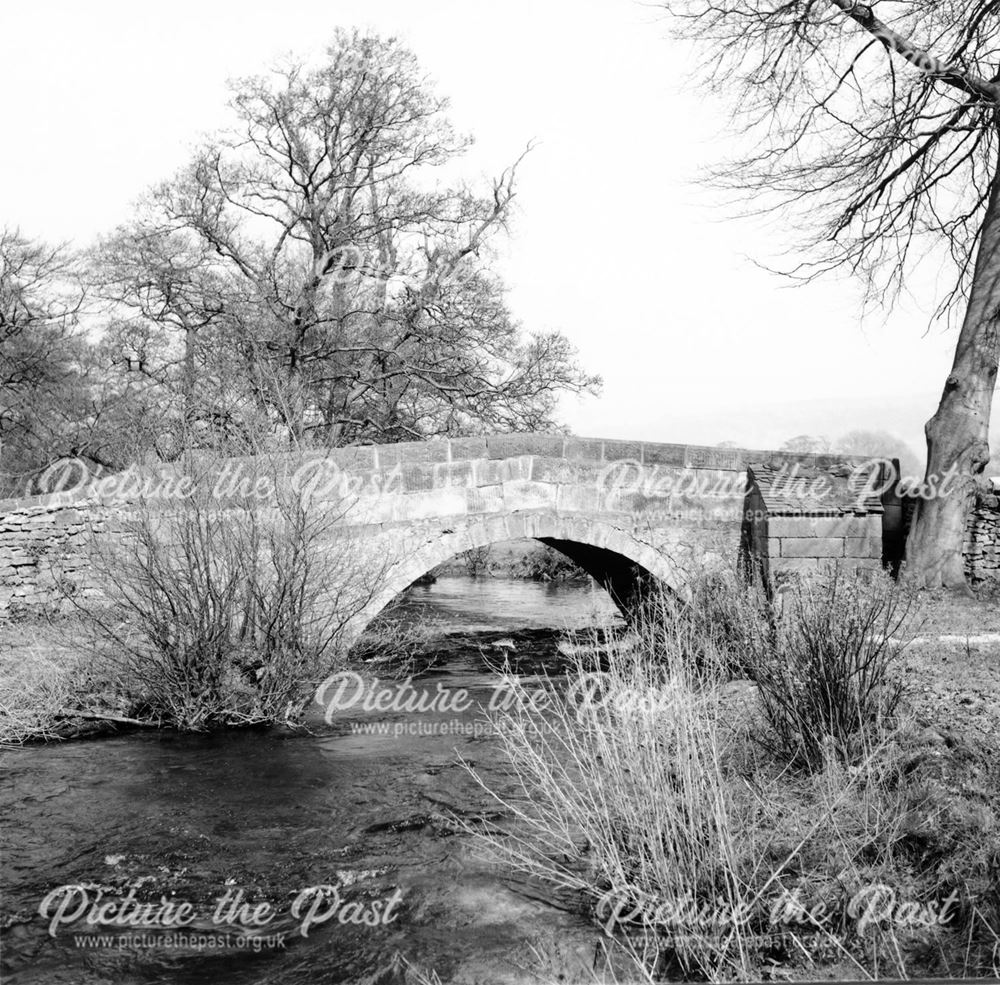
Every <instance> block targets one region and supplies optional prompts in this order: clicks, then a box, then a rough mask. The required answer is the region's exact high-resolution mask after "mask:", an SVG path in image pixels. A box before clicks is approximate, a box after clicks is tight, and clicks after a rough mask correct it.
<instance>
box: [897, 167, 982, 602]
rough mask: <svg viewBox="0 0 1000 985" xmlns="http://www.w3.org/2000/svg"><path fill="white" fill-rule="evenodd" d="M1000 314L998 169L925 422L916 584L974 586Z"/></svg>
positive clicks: (913, 570) (910, 560)
mask: <svg viewBox="0 0 1000 985" xmlns="http://www.w3.org/2000/svg"><path fill="white" fill-rule="evenodd" d="M998 320H1000V175H998V173H997V172H994V176H993V182H992V185H991V188H990V197H989V201H988V203H987V206H986V214H985V216H984V218H983V228H982V233H981V237H980V242H979V251H978V254H977V256H976V266H975V270H974V272H973V278H972V289H971V291H970V294H969V306H968V309H967V310H966V312H965V319H964V320H963V322H962V331H961V333H960V334H959V337H958V345H957V347H956V349H955V360H954V362H953V364H952V367H951V373H949V375H948V379H947V380H946V381H945V384H944V392H943V393H942V395H941V403H940V404H939V405H938V409H937V413H935V415H934V416H933V417H932V418H931V419H930V420H929V421H928V422H927V424H926V425H925V426H924V432H925V434H926V435H927V472H926V476H925V480H924V489H923V495H922V496H920V497H919V498H918V499H917V503H916V511H915V513H914V515H913V522H912V524H911V526H910V533H909V537H908V538H907V541H906V565H905V567H904V569H903V577H904V579H905V581H907V582H908V583H909V584H912V585H914V586H915V587H917V588H939V587H945V588H955V589H963V590H968V586H967V585H966V581H965V565H964V560H963V555H962V546H963V542H964V540H965V529H966V523H967V520H968V516H969V510H970V507H971V505H972V500H973V498H974V496H975V493H976V486H977V482H978V480H979V477H980V476H981V475H982V472H983V469H984V468H985V467H986V463H987V462H988V461H989V458H990V452H989V441H988V435H989V425H990V407H991V405H992V403H993V388H994V386H995V385H996V376H997V359H998V346H997V328H998ZM949 477H950V478H949ZM946 479H947V481H944V480H946Z"/></svg>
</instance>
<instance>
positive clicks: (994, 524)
mask: <svg viewBox="0 0 1000 985" xmlns="http://www.w3.org/2000/svg"><path fill="white" fill-rule="evenodd" d="M964 553H965V573H966V575H967V576H968V578H969V580H970V582H972V584H973V585H980V584H991V583H992V584H993V585H996V584H998V583H1000V498H998V497H997V494H996V493H995V492H980V493H979V495H978V496H977V497H976V502H975V504H974V506H973V508H972V512H971V513H970V514H969V522H968V526H967V527H966V530H965V548H964Z"/></svg>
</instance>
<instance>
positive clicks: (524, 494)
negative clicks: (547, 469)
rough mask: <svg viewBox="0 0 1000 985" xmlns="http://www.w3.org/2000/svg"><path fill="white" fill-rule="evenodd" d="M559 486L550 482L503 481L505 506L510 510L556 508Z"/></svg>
mask: <svg viewBox="0 0 1000 985" xmlns="http://www.w3.org/2000/svg"><path fill="white" fill-rule="evenodd" d="M557 490H558V487H557V486H554V485H552V484H551V483H548V482H531V481H530V480H523V479H514V480H511V481H509V482H505V483H503V500H504V508H505V509H508V510H534V509H541V508H544V507H551V508H553V509H554V508H555V505H556V492H557Z"/></svg>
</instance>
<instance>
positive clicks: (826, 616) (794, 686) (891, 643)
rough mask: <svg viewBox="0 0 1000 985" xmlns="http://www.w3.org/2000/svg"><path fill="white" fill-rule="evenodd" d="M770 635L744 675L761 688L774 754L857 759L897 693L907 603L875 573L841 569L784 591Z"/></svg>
mask: <svg viewBox="0 0 1000 985" xmlns="http://www.w3.org/2000/svg"><path fill="white" fill-rule="evenodd" d="M780 601H781V614H780V617H779V618H777V620H776V621H775V632H774V633H773V635H771V636H769V637H763V636H762V637H756V638H755V639H754V640H753V641H752V642H753V646H752V648H751V649H750V651H749V652H750V653H751V654H752V667H751V668H750V676H752V677H753V679H754V680H755V681H756V683H757V685H758V687H759V689H760V697H761V702H762V707H763V712H764V716H765V718H766V721H767V726H768V728H767V729H766V730H765V731H764V732H763V733H762V739H763V741H764V742H765V743H766V744H767V745H768V746H769V748H770V749H771V751H772V752H774V753H775V754H777V755H779V756H780V757H783V758H784V759H786V760H787V761H789V762H791V763H793V764H795V765H797V766H803V767H806V768H808V769H819V768H821V767H822V765H823V763H824V759H825V756H826V755H827V751H828V749H831V748H832V750H833V752H834V753H835V754H836V755H838V756H839V757H840V758H841V759H842V760H844V761H845V762H851V761H855V760H857V759H858V758H859V757H860V756H862V755H864V754H865V753H866V752H867V751H868V750H869V749H871V748H872V747H873V745H874V744H876V743H877V742H878V740H879V737H880V736H882V735H884V734H885V733H886V732H887V731H888V730H890V728H891V724H892V720H893V717H894V715H895V713H896V710H897V707H898V705H899V701H900V698H901V697H902V694H903V683H902V679H901V677H900V676H899V675H898V674H897V673H896V672H895V666H896V661H897V658H898V656H899V654H900V652H901V650H902V648H903V645H904V642H905V641H902V640H899V639H898V637H899V634H900V633H901V632H902V631H903V630H904V628H905V625H906V620H907V616H908V611H909V603H908V602H907V601H906V600H905V599H904V598H903V597H902V596H901V595H900V593H899V591H898V589H897V588H896V586H895V583H894V582H892V581H891V580H890V579H889V578H888V577H887V576H885V575H882V574H881V573H878V574H874V573H873V575H872V576H871V577H854V578H852V577H848V576H846V575H845V573H844V572H843V571H842V570H841V569H840V568H838V567H836V566H834V567H832V568H831V569H829V570H828V571H827V572H826V573H825V574H824V575H823V576H822V577H815V578H804V579H798V580H796V581H794V582H792V583H791V584H790V585H789V586H788V587H787V588H786V590H785V591H784V593H783V595H782V596H781V600H780Z"/></svg>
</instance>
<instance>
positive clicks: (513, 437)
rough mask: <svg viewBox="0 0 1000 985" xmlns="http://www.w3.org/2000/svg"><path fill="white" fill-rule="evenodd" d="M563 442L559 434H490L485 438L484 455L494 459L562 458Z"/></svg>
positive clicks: (563, 439)
mask: <svg viewBox="0 0 1000 985" xmlns="http://www.w3.org/2000/svg"><path fill="white" fill-rule="evenodd" d="M565 440H566V439H565V438H563V436H562V435H560V434H491V435H488V436H487V438H486V455H487V457H488V458H494V459H495V458H517V457H518V456H521V455H544V456H547V457H549V458H562V457H563V444H564V442H565Z"/></svg>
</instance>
